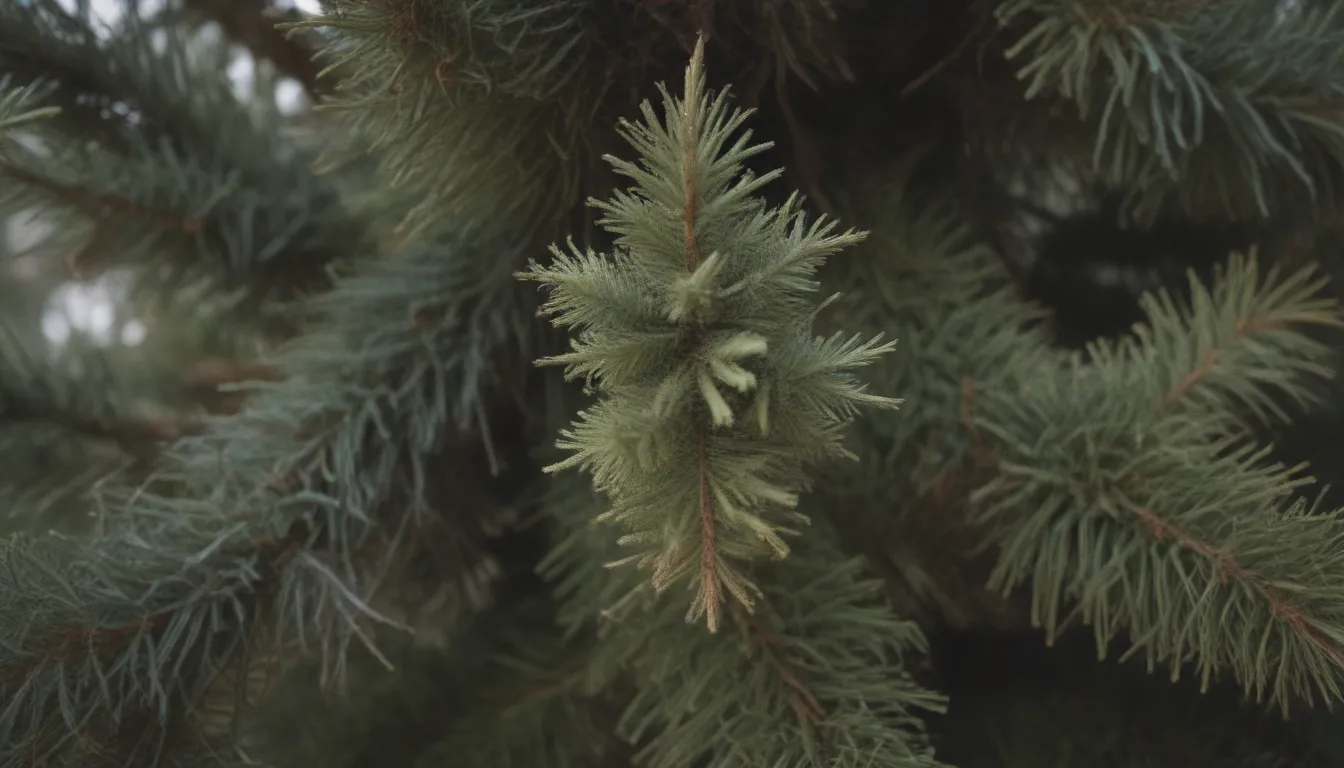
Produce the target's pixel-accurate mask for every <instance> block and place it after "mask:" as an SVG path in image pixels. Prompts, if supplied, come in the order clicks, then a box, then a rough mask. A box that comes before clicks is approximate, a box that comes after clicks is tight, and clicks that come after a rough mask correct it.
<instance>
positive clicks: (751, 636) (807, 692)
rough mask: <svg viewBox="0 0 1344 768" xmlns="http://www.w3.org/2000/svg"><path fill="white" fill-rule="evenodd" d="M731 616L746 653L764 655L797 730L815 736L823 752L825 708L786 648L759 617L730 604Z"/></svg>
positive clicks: (827, 741) (782, 641)
mask: <svg viewBox="0 0 1344 768" xmlns="http://www.w3.org/2000/svg"><path fill="white" fill-rule="evenodd" d="M732 616H733V620H734V623H736V624H737V627H738V630H739V631H740V632H741V635H742V640H743V642H744V643H745V644H746V646H747V649H748V651H749V652H750V653H753V654H755V653H760V654H762V655H764V657H765V660H766V663H768V664H769V665H770V669H771V670H772V671H773V672H774V673H775V676H776V678H778V679H779V682H780V685H781V686H782V687H783V689H784V698H785V700H786V701H788V702H789V707H790V708H791V709H792V710H793V713H794V715H795V716H796V717H797V718H798V726H799V727H800V728H803V729H804V730H805V731H808V732H814V733H816V734H817V735H818V737H819V738H820V740H821V743H822V747H823V749H824V748H826V747H827V746H828V744H829V741H830V739H829V734H828V733H827V732H826V729H825V727H824V726H825V722H826V708H825V707H823V706H822V704H821V701H820V700H819V699H818V698H817V696H816V694H814V693H813V692H812V691H811V689H809V688H808V687H807V685H806V684H804V683H803V681H802V680H801V679H799V677H798V672H797V670H796V669H795V663H794V661H793V659H792V658H791V657H790V654H789V648H788V644H787V643H786V642H785V641H784V640H781V639H780V638H778V637H776V636H775V635H774V634H773V633H772V632H770V631H769V630H768V629H766V628H765V626H764V625H763V624H762V623H761V619H760V617H759V616H757V615H753V614H750V613H748V612H747V610H746V608H745V607H744V606H742V605H739V604H736V603H735V604H733V607H732Z"/></svg>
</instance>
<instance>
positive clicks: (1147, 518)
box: [1137, 509, 1344, 667]
mask: <svg viewBox="0 0 1344 768" xmlns="http://www.w3.org/2000/svg"><path fill="white" fill-rule="evenodd" d="M1137 514H1138V517H1139V520H1140V521H1141V522H1142V523H1143V527H1144V529H1145V530H1147V531H1148V533H1149V535H1151V536H1152V537H1153V539H1154V540H1156V541H1160V542H1174V543H1175V544H1177V545H1178V546H1180V547H1183V548H1185V549H1187V550H1189V551H1191V552H1194V553H1195V554H1197V555H1199V556H1201V557H1203V558H1205V559H1207V560H1208V561H1209V562H1210V563H1212V564H1213V567H1214V569H1215V570H1217V571H1218V574H1219V576H1220V577H1221V578H1222V580H1223V582H1224V583H1227V582H1239V583H1242V584H1246V585H1247V586H1249V587H1250V588H1251V589H1252V590H1254V591H1255V593H1256V594H1257V595H1259V596H1260V597H1261V599H1263V600H1264V601H1265V603H1266V604H1267V605H1269V609H1270V613H1271V614H1272V615H1273V616H1274V618H1275V619H1276V620H1278V621H1281V622H1283V623H1285V624H1287V625H1288V628H1289V629H1290V630H1291V631H1292V632H1293V634H1295V635H1297V636H1298V637H1301V638H1302V639H1304V640H1305V641H1306V642H1307V643H1308V644H1309V645H1311V646H1312V647H1314V648H1316V650H1318V651H1320V652H1321V654H1322V655H1324V656H1325V657H1326V658H1328V659H1330V661H1331V662H1333V663H1334V664H1336V665H1338V666H1340V667H1344V652H1341V651H1340V649H1339V648H1338V647H1336V646H1335V645H1334V644H1333V643H1331V642H1330V640H1329V639H1327V638H1326V637H1325V635H1324V634H1323V633H1322V632H1321V631H1320V630H1319V629H1317V628H1316V627H1314V626H1313V625H1312V624H1311V622H1310V621H1309V620H1308V619H1307V617H1306V614H1305V612H1304V611H1303V609H1302V606H1301V605H1299V604H1298V603H1296V602H1294V601H1293V600H1291V599H1289V598H1288V597H1287V596H1286V595H1285V594H1284V593H1283V591H1282V590H1280V589H1279V588H1278V587H1275V586H1274V585H1273V584H1271V583H1270V582H1269V581H1267V580H1265V579H1262V578H1260V577H1258V576H1256V575H1255V574H1253V573H1251V572H1250V571H1248V570H1246V569H1245V568H1244V567H1242V566H1241V565H1240V564H1239V563H1238V562H1237V560H1236V557H1235V556H1234V555H1233V554H1232V553H1231V552H1228V551H1227V550H1225V549H1220V548H1218V547H1216V546H1214V545H1213V544H1210V543H1209V542H1206V541H1203V540H1202V539H1200V538H1199V537H1197V536H1194V535H1192V534H1191V533H1189V532H1188V531H1186V530H1184V529H1182V528H1180V527H1178V526H1176V525H1175V524H1173V523H1171V522H1170V521H1168V520H1164V519H1162V518H1161V517H1158V516H1157V515H1156V514H1154V513H1153V512H1152V510H1149V509H1141V510H1139V511H1138V513H1137Z"/></svg>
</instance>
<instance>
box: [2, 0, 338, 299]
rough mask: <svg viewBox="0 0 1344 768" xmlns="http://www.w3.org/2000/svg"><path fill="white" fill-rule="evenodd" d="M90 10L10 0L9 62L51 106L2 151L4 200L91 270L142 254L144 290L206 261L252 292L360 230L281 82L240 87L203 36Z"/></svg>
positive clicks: (299, 274) (41, 0)
mask: <svg viewBox="0 0 1344 768" xmlns="http://www.w3.org/2000/svg"><path fill="white" fill-rule="evenodd" d="M93 24H94V22H93V21H91V20H89V19H87V18H83V17H81V16H79V15H77V14H76V12H74V11H71V10H68V9H66V8H65V7H64V6H63V5H62V4H61V3H60V2H57V0H34V2H32V3H25V4H19V3H8V4H6V5H4V6H3V7H0V72H3V73H4V75H5V78H6V81H7V82H8V83H10V84H12V85H14V86H16V87H21V88H22V89H23V90H24V92H25V93H26V94H28V96H27V98H26V101H28V102H31V104H32V105H33V106H35V107H38V108H41V109H44V110H47V111H45V112H43V113H42V114H45V115H48V116H50V119H47V120H43V121H41V122H39V123H33V122H31V121H25V126H24V127H25V130H26V131H29V132H31V133H32V134H33V136H32V138H35V139H36V141H31V142H25V143H23V144H22V145H20V144H19V143H18V142H11V143H9V144H7V146H6V148H5V151H4V152H3V153H2V154H0V179H2V180H3V182H4V185H3V194H2V195H0V215H3V214H12V213H16V212H22V213H24V214H25V215H32V214H36V215H38V216H40V217H42V219H43V220H44V221H45V222H47V223H49V224H51V226H52V227H53V230H54V231H55V232H56V233H57V234H56V235H55V236H53V237H51V238H49V239H48V240H47V241H46V242H44V243H43V245H44V247H45V248H48V249H50V250H58V249H59V250H64V251H65V252H66V253H67V254H68V255H67V257H66V260H67V261H68V262H70V264H71V266H72V268H73V270H74V271H75V273H76V274H77V275H79V276H81V277H84V276H89V275H92V274H97V273H101V272H103V271H105V270H108V269H113V268H118V267H134V268H137V270H138V272H139V280H140V282H142V283H144V284H145V285H144V291H143V292H145V293H149V292H151V291H153V290H157V291H158V292H160V293H163V294H167V293H170V292H172V291H174V290H177V289H179V288H181V287H182V286H183V285H184V284H186V283H189V282H191V281H192V280H197V279H199V278H200V277H201V276H202V275H212V276H214V277H215V278H216V279H218V280H220V281H221V282H222V283H224V284H225V285H224V287H225V288H236V287H238V286H241V285H246V286H249V287H251V288H252V289H253V290H254V292H255V293H256V294H257V295H258V296H261V295H268V296H273V295H277V294H278V295H280V296H282V297H292V296H293V295H295V294H296V293H298V292H300V291H303V290H308V289H311V288H313V287H314V286H317V285H320V284H322V283H323V282H324V281H325V279H326V273H325V270H326V268H327V267H328V266H329V265H330V264H331V263H332V262H333V261H335V260H337V259H339V258H342V257H344V256H346V255H348V254H347V253H346V252H345V250H344V249H347V248H349V247H350V246H351V245H352V244H354V243H358V242H360V239H361V238H362V237H363V234H364V233H363V232H362V226H361V222H360V221H359V219H358V217H356V216H353V215H352V214H351V212H350V211H349V210H347V209H346V208H345V206H344V205H342V201H341V200H340V194H339V188H338V186H337V184H336V182H335V180H334V179H333V178H330V177H327V178H319V177H318V176H316V175H315V174H314V173H313V172H312V170H311V168H310V165H311V163H312V158H313V151H312V148H311V147H306V146H304V144H303V142H302V141H301V140H299V139H296V138H294V137H293V136H292V135H287V134H288V133H289V132H287V131H286V129H285V120H286V119H287V118H286V116H285V115H283V114H282V112H281V110H280V108H279V106H278V105H277V103H276V101H275V98H274V93H262V94H257V95H255V96H254V97H253V98H250V99H246V98H240V97H239V96H237V95H235V93H234V92H233V90H232V86H231V83H230V81H229V78H228V76H227V73H226V70H227V63H228V59H227V57H228V55H229V53H230V51H229V49H228V48H227V46H225V45H221V44H220V43H218V42H216V41H212V40H210V39H209V38H207V37H204V36H199V35H197V36H192V35H188V34H186V33H184V32H183V31H181V30H168V31H164V30H155V29H149V28H145V27H142V26H139V25H138V24H137V23H135V22H128V23H127V24H126V25H125V26H124V28H118V29H117V30H116V32H117V34H115V35H99V34H97V33H96V30H95V28H94V26H93ZM52 109H55V110H58V112H56V113H52V112H50V110H52ZM184 254H190V257H184Z"/></svg>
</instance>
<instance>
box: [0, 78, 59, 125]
mask: <svg viewBox="0 0 1344 768" xmlns="http://www.w3.org/2000/svg"><path fill="white" fill-rule="evenodd" d="M35 90H36V89H35V88H34V87H33V86H31V85H29V86H26V87H22V88H12V87H7V88H3V89H0V136H3V135H4V134H6V133H9V132H10V131H12V130H14V129H15V128H20V127H22V126H24V125H26V124H28V123H32V122H35V121H37V120H43V119H46V118H48V117H55V116H56V115H58V114H60V112H61V110H60V108H59V107H38V108H36V109H29V108H28V107H29V105H30V104H31V103H32V102H33V101H34V98H33V96H34V93H33V92H34V91H35Z"/></svg>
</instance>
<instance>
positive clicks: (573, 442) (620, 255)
mask: <svg viewBox="0 0 1344 768" xmlns="http://www.w3.org/2000/svg"><path fill="white" fill-rule="evenodd" d="M703 57H704V44H703V41H702V42H701V43H700V44H698V45H697V46H696V49H695V53H694V55H693V56H692V58H691V63H690V66H689V67H688V68H687V70H686V84H685V95H684V97H683V98H681V99H677V98H675V97H673V96H672V95H671V94H670V93H669V92H668V91H667V90H666V89H663V90H662V94H663V107H664V115H663V121H662V122H660V120H659V118H658V115H657V114H656V113H655V111H654V108H653V106H652V105H651V104H649V103H647V102H646V103H645V104H644V106H643V108H642V109H643V113H644V118H645V122H644V123H643V124H641V125H634V124H630V123H625V122H623V123H622V124H621V130H622V135H623V136H624V137H625V138H626V140H627V141H629V143H630V144H631V145H632V146H633V147H634V148H635V150H636V151H637V152H638V153H639V155H640V156H641V160H642V164H639V165H637V164H635V163H632V162H628V161H624V160H619V159H616V158H609V162H611V163H612V165H613V166H614V167H615V168H616V170H617V172H618V173H620V174H621V175H623V176H626V177H628V178H630V179H632V180H633V181H634V182H635V186H634V187H633V188H631V189H630V190H628V191H618V192H617V193H616V194H615V196H614V197H613V198H612V199H611V200H609V201H606V202H601V201H593V203H592V204H593V205H594V206H596V207H597V208H598V209H599V210H601V211H602V213H603V214H604V218H602V219H601V220H600V222H599V223H600V224H601V225H602V226H604V227H605V228H607V229H608V231H610V232H612V233H613V234H614V235H616V238H617V239H616V250H615V252H614V253H613V254H612V255H611V256H610V257H606V256H601V255H598V254H596V253H593V252H592V251H588V252H580V251H578V250H577V249H576V248H575V247H574V246H573V245H572V244H571V247H570V251H569V252H568V253H566V252H565V251H562V250H560V249H559V248H552V253H553V255H554V256H555V262H554V263H553V264H552V265H549V266H544V267H543V266H540V265H538V264H536V263H533V264H532V265H531V270H530V271H528V272H524V273H521V274H520V277H521V278H523V279H526V280H533V281H536V282H539V283H542V284H544V285H546V286H549V287H550V289H551V292H550V295H549V297H548V299H547V301H546V303H545V304H544V305H543V312H545V313H546V314H548V315H551V316H552V322H553V323H554V324H555V325H557V326H561V327H573V328H576V329H578V334H577V336H576V337H575V338H574V339H573V341H572V344H571V351H570V352H568V353H566V354H562V355H557V356H554V357H550V358H546V359H544V360H542V361H540V363H541V364H546V365H564V366H565V367H566V372H567V376H569V377H570V378H575V377H583V378H585V379H586V380H587V381H588V382H589V384H590V385H593V384H596V386H597V388H598V390H599V391H600V393H601V395H602V397H601V399H600V400H599V401H598V403H597V404H596V405H594V406H593V407H591V408H589V409H588V410H585V411H583V412H581V413H580V415H579V419H578V421H577V422H576V423H575V424H574V425H573V427H572V428H571V429H569V430H566V431H565V432H564V433H563V437H562V439H561V441H560V446H561V447H562V448H564V449H566V450H569V451H572V455H571V457H570V458H569V459H567V460H565V461H562V462H559V463H557V464H555V465H553V466H551V467H549V468H548V471H550V472H556V471H560V470H563V469H568V468H573V467H579V468H582V469H585V470H587V471H589V472H591V473H592V475H593V482H594V485H595V486H596V487H597V488H598V490H600V491H602V492H604V493H607V494H609V495H610V497H611V500H612V508H611V510H610V511H609V512H607V513H606V514H604V515H602V516H601V518H600V519H602V520H604V521H610V522H615V523H618V524H621V525H622V526H624V528H625V530H626V535H625V537H624V539H623V540H624V541H625V542H626V543H627V544H629V545H631V546H634V547H636V548H637V549H638V550H639V551H638V553H637V554H635V555H633V556H630V557H628V558H625V559H624V560H623V561H622V562H633V563H637V564H638V565H639V567H640V568H648V569H652V571H653V583H654V585H655V587H656V588H657V589H658V590H660V591H661V590H663V589H666V588H667V587H668V586H670V585H672V584H674V583H678V582H679V581H680V580H681V579H682V578H683V577H684V576H686V575H687V574H691V576H692V579H693V581H694V583H695V587H694V597H693V599H692V602H691V607H690V610H689V612H688V614H687V619H688V621H694V620H698V619H700V618H702V617H703V618H704V619H705V620H706V623H707V624H708V626H709V628H710V630H711V631H716V630H717V629H718V627H719V625H720V622H721V607H722V604H723V602H724V600H725V599H728V598H731V599H732V600H734V601H736V602H738V603H740V604H742V605H743V606H746V607H750V606H751V605H752V604H753V602H754V599H755V598H754V595H755V594H756V588H755V587H754V586H753V585H752V583H751V581H750V579H749V578H748V576H747V575H746V573H745V572H744V571H743V570H742V567H741V563H743V562H745V561H749V560H751V559H754V558H757V557H760V556H763V555H770V556H774V557H784V556H785V555H787V554H788V551H789V546H788V544H786V543H785V541H784V536H787V535H790V534H791V533H792V531H791V530H790V528H789V526H791V525H797V524H800V523H805V522H806V518H805V517H804V516H802V515H800V514H798V513H797V511H796V506H797V499H798V494H799V493H800V492H801V491H802V490H803V489H804V488H805V487H806V480H805V477H804V475H803V470H804V468H805V467H807V466H808V465H810V464H814V463H817V462H820V461H823V460H826V459H831V458H834V457H840V456H847V455H848V453H847V451H845V449H844V448H843V447H842V446H841V444H840V440H841V433H842V429H843V428H844V426H845V425H846V423H847V422H848V420H849V419H850V418H851V417H852V416H853V415H854V414H855V413H857V411H858V409H859V408H860V406H864V405H868V406H876V407H893V406H895V405H896V404H897V403H898V402H899V401H896V400H892V399H889V398H884V397H879V396H876V395H872V394H869V393H868V392H866V391H865V388H864V386H863V385H862V384H860V383H858V382H857V381H856V380H855V379H854V377H853V376H852V375H851V374H850V373H849V372H848V370H849V369H853V368H858V367H862V366H865V365H868V364H870V363H871V362H873V361H874V360H876V359H878V358H879V357H880V356H881V355H883V354H885V353H887V352H889V351H890V350H891V349H892V348H893V344H883V343H881V338H880V336H879V337H876V338H874V339H872V340H870V341H862V340H861V339H860V338H859V337H857V336H855V337H852V338H845V337H843V336H841V335H835V336H831V337H830V338H824V339H823V338H813V337H811V323H812V320H813V317H814V316H815V315H816V313H817V312H818V311H819V309H820V308H819V307H812V306H810V305H809V303H808V294H809V293H812V292H814V291H815V290H816V288H817V286H816V283H815V281H813V279H812V275H813V274H814V272H815V271H816V269H817V267H818V266H819V265H820V264H821V263H822V262H823V261H824V260H825V258H826V257H827V256H829V255H831V254H833V253H835V252H836V251H838V250H840V249H841V248H843V247H845V246H847V245H851V244H853V243H855V242H858V241H859V240H860V239H861V238H862V235H860V234H858V233H855V232H853V231H848V232H845V233H843V234H833V232H834V224H832V223H831V222H828V221H825V220H818V221H816V222H813V223H812V224H810V225H809V224H807V223H806V222H805V221H804V219H803V216H802V213H801V212H800V210H799V208H800V202H799V200H798V198H797V196H794V197H791V198H790V199H789V201H788V202H787V203H786V204H785V205H784V206H783V207H781V208H777V209H769V208H767V207H766V205H765V204H764V202H762V201H761V200H759V199H757V198H755V197H753V195H754V193H756V192H757V191H758V190H759V189H760V188H761V187H763V186H764V185H765V184H766V183H768V182H770V181H771V180H773V179H775V178H776V177H777V176H778V173H777V172H774V173H769V174H766V175H765V176H762V177H760V178H756V177H753V176H752V175H751V174H749V173H746V172H744V171H743V169H742V163H743V162H744V161H745V160H747V159H748V158H750V157H752V156H754V155H756V154H758V153H760V152H761V151H763V150H765V149H766V148H768V145H760V144H758V145H751V144H750V143H749V142H750V134H749V133H744V134H742V135H740V136H738V137H736V138H734V133H736V132H737V131H738V129H739V128H740V127H741V126H742V125H743V123H744V122H745V121H746V119H747V117H748V113H745V112H741V111H733V112H729V109H728V102H727V97H726V94H720V95H718V96H717V97H714V98H712V99H711V97H710V95H709V94H708V93H707V91H706V89H705V84H704V69H703V67H704V58H703ZM822 306H824V304H823V305H822Z"/></svg>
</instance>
